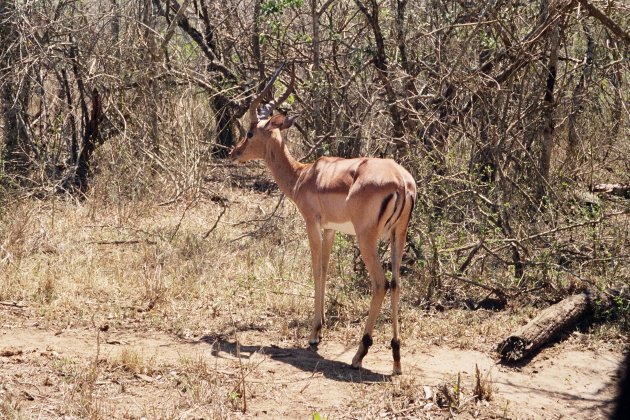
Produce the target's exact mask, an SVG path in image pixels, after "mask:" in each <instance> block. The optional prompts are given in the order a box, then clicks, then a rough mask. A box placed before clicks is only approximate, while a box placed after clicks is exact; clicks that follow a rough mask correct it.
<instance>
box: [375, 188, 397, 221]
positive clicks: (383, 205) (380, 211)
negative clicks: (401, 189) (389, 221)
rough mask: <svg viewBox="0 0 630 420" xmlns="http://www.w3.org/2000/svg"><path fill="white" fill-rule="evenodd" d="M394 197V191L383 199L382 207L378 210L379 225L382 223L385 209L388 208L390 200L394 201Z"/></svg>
mask: <svg viewBox="0 0 630 420" xmlns="http://www.w3.org/2000/svg"><path fill="white" fill-rule="evenodd" d="M392 198H394V193H391V194H390V195H388V196H387V197H385V198H384V199H383V202H382V203H381V209H380V210H379V212H378V219H377V221H376V224H377V225H378V224H380V223H381V217H383V213H385V210H386V209H387V206H388V205H389V202H390V201H392Z"/></svg>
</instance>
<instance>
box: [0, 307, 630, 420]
mask: <svg viewBox="0 0 630 420" xmlns="http://www.w3.org/2000/svg"><path fill="white" fill-rule="evenodd" d="M0 315H2V312H1V310H0ZM0 325H2V323H1V322H0ZM234 337H235V336H231V337H229V338H223V337H221V336H209V335H206V336H203V337H197V338H194V339H189V340H183V339H178V338H175V337H172V336H170V335H167V334H164V333H160V332H135V331H132V330H127V331H112V330H109V331H108V332H102V333H98V342H99V345H98V359H99V361H101V362H99V364H98V366H100V367H99V369H98V370H97V372H98V373H97V375H96V377H95V378H93V379H94V381H93V385H92V386H93V388H92V389H91V390H90V392H89V397H88V399H90V401H87V402H85V401H84V402H83V404H84V406H85V405H87V406H91V407H92V408H91V410H93V409H94V406H96V408H97V409H98V413H97V414H99V413H100V414H99V415H100V416H106V417H109V416H113V417H118V418H139V417H143V416H145V417H147V418H150V417H170V418H183V417H186V418H200V417H205V418H212V417H233V416H236V415H239V416H255V417H262V418H312V416H313V413H320V414H321V415H322V416H325V417H327V418H331V419H332V418H365V417H366V416H369V417H371V418H374V417H386V418H391V417H398V418H403V417H410V418H418V417H430V418H436V417H438V418H441V417H448V416H449V415H450V413H449V411H448V410H445V409H439V408H438V407H437V406H436V405H435V404H431V400H427V399H426V398H425V397H426V393H427V392H429V393H431V392H435V390H437V389H438V387H439V385H440V384H443V383H448V384H451V385H452V384H456V383H457V374H458V373H459V374H460V381H461V384H462V386H467V387H468V388H471V387H472V382H473V377H474V372H475V365H477V366H478V367H479V369H480V370H481V372H483V376H484V377H486V376H487V375H490V376H489V377H490V378H491V381H492V384H493V385H492V387H493V389H494V393H493V398H492V400H491V401H490V403H489V404H488V403H486V404H485V405H483V404H475V403H474V402H473V401H469V402H463V404H462V406H463V408H464V409H462V410H460V414H459V415H458V417H459V418H472V417H478V418H490V417H491V418H502V417H505V418H515V419H521V418H522V419H525V418H571V419H598V418H606V413H607V410H609V404H610V400H611V399H612V398H613V394H614V392H615V391H614V381H615V380H616V370H617V367H618V364H619V362H620V360H621V355H620V354H618V353H614V352H612V351H610V350H602V351H601V352H595V351H592V350H580V349H579V348H576V346H571V347H567V346H564V347H563V346H556V347H552V348H548V349H546V350H544V351H542V352H541V353H539V354H538V355H537V356H536V357H535V358H534V359H533V360H531V361H530V362H529V363H528V364H526V365H524V366H522V367H520V368H507V367H503V366H501V365H498V364H497V363H496V360H495V356H496V355H494V354H484V353H482V352H479V351H473V350H460V349H453V348H448V347H445V346H432V345H424V344H423V343H421V342H413V341H411V342H410V341H409V340H407V342H405V343H404V344H403V370H404V375H402V376H401V377H396V378H392V377H391V376H390V375H389V374H390V372H391V350H390V349H389V348H388V347H387V346H386V345H385V344H384V343H375V346H374V347H373V348H372V349H371V350H370V353H369V354H368V356H367V357H366V359H365V360H364V369H362V370H353V369H351V368H349V367H348V363H349V362H350V360H351V358H352V356H353V354H354V351H355V347H354V343H352V346H350V345H349V344H350V343H348V345H346V344H342V343H341V342H340V341H339V337H334V336H333V337H327V339H326V341H324V342H323V343H321V344H320V346H319V348H318V349H317V350H313V349H310V348H308V347H306V346H304V347H300V346H299V345H298V343H296V342H287V341H280V342H274V341H273V339H274V337H273V336H270V335H268V334H265V333H264V332H261V331H242V332H239V334H238V340H239V344H240V345H239V346H237V345H236V342H235V341H234ZM123 350H125V351H127V352H131V353H133V354H137V355H139V356H140V358H141V360H142V361H143V362H142V363H140V364H144V365H145V366H149V367H150V368H148V369H145V370H140V371H136V372H135V373H134V372H133V370H131V371H130V369H123V368H121V367H116V364H115V363H109V364H106V363H105V362H104V361H107V360H109V361H112V360H119V359H120V358H121V356H120V354H121V351H123ZM0 354H2V355H1V356H0V383H2V386H1V388H0V392H1V393H2V394H0V397H4V404H5V415H6V412H7V408H6V406H7V405H9V406H11V407H13V408H15V409H16V410H19V411H18V412H19V413H21V415H22V416H23V417H28V418H30V417H37V418H56V417H62V416H64V415H67V414H69V413H70V414H72V415H73V416H79V417H82V416H93V414H94V412H93V411H90V409H88V410H87V411H86V412H84V413H83V414H81V412H80V411H78V414H77V411H76V409H75V411H72V410H71V409H70V407H71V406H72V404H75V405H76V404H77V401H78V400H79V397H78V395H79V394H80V395H83V398H85V396H86V393H85V392H83V393H80V389H78V388H80V387H78V386H77V383H79V382H80V381H79V380H78V379H77V378H79V377H80V375H81V371H85V370H86V369H87V368H88V367H89V366H93V365H94V360H95V358H96V356H97V333H96V332H95V331H94V330H93V329H90V330H87V329H64V330H59V331H49V330H44V329H40V328H38V327H37V326H26V327H25V326H23V325H22V326H12V325H6V324H5V325H4V326H2V327H0ZM239 354H240V360H239V358H238V357H237V356H238V355H239ZM186 361H188V362H186ZM190 361H193V366H194V363H195V362H196V363H198V364H199V366H201V367H200V369H204V370H207V372H208V373H207V375H206V376H203V375H201V376H198V377H195V378H197V379H196V380H198V379H199V378H206V379H203V380H202V382H203V381H205V382H204V383H206V384H207V386H206V388H199V389H197V388H194V383H193V384H191V385H189V386H188V389H189V390H188V389H187V388H186V387H185V386H182V383H185V381H184V380H183V379H182V378H183V377H184V376H186V375H188V377H190V376H191V372H190V369H189V370H187V371H186V372H184V370H183V369H182V368H181V366H182V365H186V364H187V363H188V364H187V365H188V366H189V367H190ZM68 366H71V367H74V368H72V369H71V368H69V367H68ZM143 372H145V373H143ZM243 377H244V382H245V384H246V385H245V400H246V401H245V404H246V412H245V413H244V414H243V413H242V408H243V401H242V399H240V400H238V401H234V404H233V406H230V405H229V404H228V405H226V404H225V401H226V398H227V399H228V400H229V398H228V397H226V396H225V395H227V394H226V391H225V389H226V388H225V386H224V385H226V384H240V383H241V382H242V381H241V379H242V378H243ZM212 378H214V379H212ZM193 382H194V381H193ZM84 386H85V385H84ZM230 386H233V385H230ZM195 389H196V391H195ZM227 389H228V391H227V393H228V394H229V389H230V388H229V386H228V388H227ZM238 389H239V392H240V389H241V388H238ZM193 391H195V392H197V393H204V392H205V394H204V395H200V396H198V397H199V398H197V399H192V401H205V404H206V405H204V404H202V403H199V404H195V403H189V404H182V403H181V398H183V396H184V394H185V393H186V392H188V393H189V394H190V393H191V392H193ZM402 394H404V395H407V397H406V403H405V404H404V405H403V406H401V405H400V404H397V401H398V402H399V400H400V398H399V399H398V400H396V399H395V398H394V397H396V396H398V397H400V395H402ZM392 395H393V396H394V397H392ZM213 398H214V399H215V400H216V401H217V402H216V403H212V401H211V400H212V399H213ZM389 400H392V401H389ZM0 401H1V400H0ZM220 401H223V402H222V403H221V402H220ZM208 404H209V405H208ZM466 406H467V408H466ZM207 407H213V408H212V410H213V411H212V413H209V411H208V408H207ZM88 408H89V407H88ZM90 413H91V414H90ZM99 415H97V416H96V417H99ZM2 416H3V414H2V411H0V418H2Z"/></svg>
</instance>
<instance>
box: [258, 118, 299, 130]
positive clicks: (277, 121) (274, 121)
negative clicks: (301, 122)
mask: <svg viewBox="0 0 630 420" xmlns="http://www.w3.org/2000/svg"><path fill="white" fill-rule="evenodd" d="M297 117H298V116H297V115H292V116H290V117H288V116H285V115H282V114H278V115H274V116H273V117H271V118H270V119H269V121H267V124H265V128H266V129H268V130H273V129H274V128H279V129H280V130H286V129H287V128H289V127H291V126H292V125H293V121H295V119H296V118H297Z"/></svg>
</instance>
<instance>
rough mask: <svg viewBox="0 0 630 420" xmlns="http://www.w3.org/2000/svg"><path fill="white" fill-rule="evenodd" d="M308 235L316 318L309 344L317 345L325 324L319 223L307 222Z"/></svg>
mask: <svg viewBox="0 0 630 420" xmlns="http://www.w3.org/2000/svg"><path fill="white" fill-rule="evenodd" d="M306 233H307V234H308V243H309V246H310V248H311V262H312V267H313V281H314V283H315V317H314V318H313V324H312V327H311V335H310V336H309V338H308V343H309V344H311V345H317V344H318V343H319V340H320V339H321V336H322V333H321V331H322V326H323V322H324V303H323V300H324V281H323V278H322V277H323V276H322V267H323V264H322V230H321V228H320V225H319V223H318V222H314V221H308V220H307V221H306Z"/></svg>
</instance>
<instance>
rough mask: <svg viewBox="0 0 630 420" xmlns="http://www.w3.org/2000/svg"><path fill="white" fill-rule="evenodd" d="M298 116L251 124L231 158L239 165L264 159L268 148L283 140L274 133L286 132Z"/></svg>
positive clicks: (280, 116) (282, 116) (277, 116)
mask: <svg viewBox="0 0 630 420" xmlns="http://www.w3.org/2000/svg"><path fill="white" fill-rule="evenodd" d="M295 118H297V116H291V117H289V116H284V115H282V114H278V115H274V116H273V117H271V118H268V119H265V120H261V121H258V122H257V123H256V124H250V126H249V130H247V133H246V134H245V137H243V138H242V139H241V141H240V142H239V143H238V144H237V145H236V147H235V148H234V149H233V150H232V153H230V158H231V159H232V160H234V161H235V162H238V163H243V162H247V161H248V160H255V159H264V158H265V155H266V153H267V148H268V147H269V145H270V144H271V143H273V142H281V141H282V138H281V137H280V136H279V135H278V134H276V133H274V131H276V130H286V129H287V128H289V127H291V126H292V125H293V121H295Z"/></svg>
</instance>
